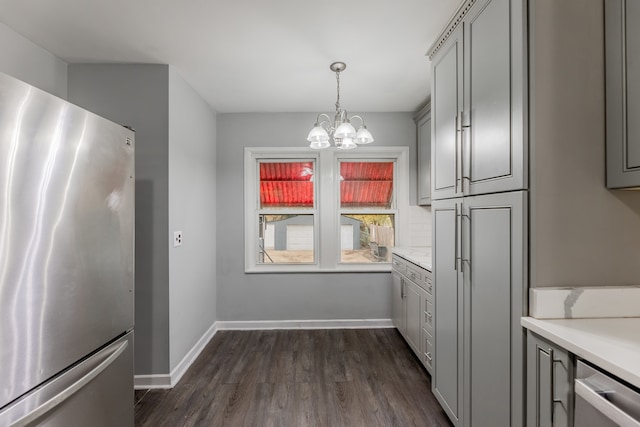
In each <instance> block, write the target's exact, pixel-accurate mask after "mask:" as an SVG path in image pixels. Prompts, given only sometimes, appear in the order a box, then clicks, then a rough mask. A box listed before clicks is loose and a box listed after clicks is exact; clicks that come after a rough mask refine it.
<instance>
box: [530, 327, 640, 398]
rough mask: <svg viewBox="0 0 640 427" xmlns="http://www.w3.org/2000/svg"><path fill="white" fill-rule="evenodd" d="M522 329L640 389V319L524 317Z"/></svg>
mask: <svg viewBox="0 0 640 427" xmlns="http://www.w3.org/2000/svg"><path fill="white" fill-rule="evenodd" d="M521 324H522V326H524V327H525V328H527V329H529V330H531V331H532V332H535V333H537V334H538V335H540V336H542V337H544V338H546V339H548V340H549V341H552V342H554V343H556V344H558V345H559V346H560V347H563V348H565V349H566V350H568V351H570V352H571V353H573V354H575V355H576V356H578V357H580V358H582V359H585V360H587V361H589V362H591V363H593V364H594V365H596V366H599V367H600V368H602V369H604V370H606V371H608V372H610V373H612V374H613V375H616V376H618V377H620V378H622V379H623V380H625V381H627V382H629V383H631V384H633V385H634V386H636V387H640V318H638V317H635V318H610V319H554V320H542V319H534V318H533V317H523V318H522V320H521Z"/></svg>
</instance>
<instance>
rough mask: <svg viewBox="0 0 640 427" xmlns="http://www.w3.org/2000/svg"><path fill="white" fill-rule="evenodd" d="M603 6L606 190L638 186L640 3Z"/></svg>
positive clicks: (612, 1) (614, 0)
mask: <svg viewBox="0 0 640 427" xmlns="http://www.w3.org/2000/svg"><path fill="white" fill-rule="evenodd" d="M604 3H605V70H606V73H605V75H606V104H607V107H606V111H607V112H606V120H607V127H606V129H607V187H609V188H625V187H639V186H640V120H638V117H640V27H639V26H638V22H639V21H638V19H640V2H638V1H636V0H633V1H626V0H606V1H605V2H604Z"/></svg>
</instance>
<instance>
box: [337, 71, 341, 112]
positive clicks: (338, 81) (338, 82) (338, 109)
mask: <svg viewBox="0 0 640 427" xmlns="http://www.w3.org/2000/svg"><path fill="white" fill-rule="evenodd" d="M336 83H337V85H336V87H337V91H338V96H337V98H336V113H339V112H340V71H336Z"/></svg>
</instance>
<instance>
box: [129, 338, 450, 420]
mask: <svg viewBox="0 0 640 427" xmlns="http://www.w3.org/2000/svg"><path fill="white" fill-rule="evenodd" d="M135 416H136V426H153V427H157V426H170V427H173V426H180V427H183V426H198V427H200V426H207V427H208V426H231V427H236V426H252V427H254V426H260V427H262V426H265V427H271V426H273V427H276V426H281V427H294V426H295V427H302V426H318V427H320V426H326V427H342V426H344V427H358V426H363V427H365V426H366V427H371V426H420V427H429V426H434V427H437V426H447V427H448V426H451V423H450V422H449V420H448V419H447V416H446V415H445V414H444V412H443V411H442V409H441V408H440V406H439V404H438V403H437V402H436V399H435V397H434V396H433V394H432V393H431V383H430V378H429V375H428V374H427V372H426V370H425V369H424V368H423V367H422V366H421V365H420V363H419V361H418V360H417V358H416V357H415V356H414V354H413V353H412V352H411V350H410V349H409V347H408V346H407V344H406V343H405V342H404V340H403V339H402V337H401V336H400V334H399V333H398V331H397V330H395V329H323V330H277V331H220V332H218V333H217V334H216V335H215V336H214V337H213V339H212V340H211V342H210V343H209V344H208V345H207V347H206V348H205V349H204V350H203V352H202V353H201V354H200V356H199V357H198V359H197V360H196V361H195V362H194V363H193V365H192V366H191V367H190V368H189V370H188V371H187V373H186V374H185V375H184V377H183V378H182V379H181V381H180V382H179V383H178V384H177V385H176V386H175V387H174V388H173V389H171V390H138V391H136V406H135Z"/></svg>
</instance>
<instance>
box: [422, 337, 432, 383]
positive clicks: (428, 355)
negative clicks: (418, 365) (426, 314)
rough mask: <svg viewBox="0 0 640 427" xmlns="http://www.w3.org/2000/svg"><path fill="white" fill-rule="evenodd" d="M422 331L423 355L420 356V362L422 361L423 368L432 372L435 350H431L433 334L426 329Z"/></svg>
mask: <svg viewBox="0 0 640 427" xmlns="http://www.w3.org/2000/svg"><path fill="white" fill-rule="evenodd" d="M422 332H423V333H424V355H423V358H422V362H423V363H424V366H425V368H427V371H429V373H431V374H432V373H433V371H432V370H433V355H434V354H435V352H434V351H433V350H434V348H433V336H432V335H431V334H430V333H429V332H428V331H427V330H424V329H423V330H422Z"/></svg>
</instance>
